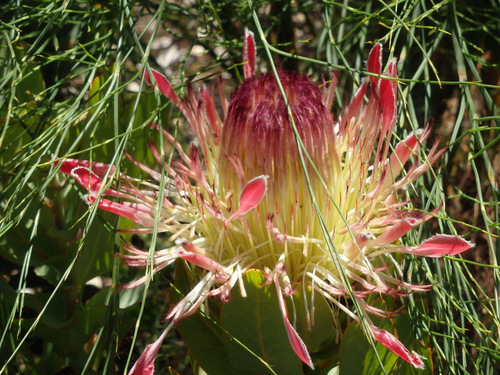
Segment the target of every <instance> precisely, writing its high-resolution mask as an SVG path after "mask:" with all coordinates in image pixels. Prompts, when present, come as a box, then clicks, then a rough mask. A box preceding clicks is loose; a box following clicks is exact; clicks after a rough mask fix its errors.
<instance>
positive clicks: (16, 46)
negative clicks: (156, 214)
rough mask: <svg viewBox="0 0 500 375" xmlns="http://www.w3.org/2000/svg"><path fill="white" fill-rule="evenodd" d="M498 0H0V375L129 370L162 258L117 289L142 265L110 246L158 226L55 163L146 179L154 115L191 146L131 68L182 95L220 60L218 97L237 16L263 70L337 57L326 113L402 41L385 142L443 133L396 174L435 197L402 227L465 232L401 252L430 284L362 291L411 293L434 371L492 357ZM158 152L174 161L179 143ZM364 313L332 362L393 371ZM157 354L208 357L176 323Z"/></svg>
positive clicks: (161, 239)
mask: <svg viewBox="0 0 500 375" xmlns="http://www.w3.org/2000/svg"><path fill="white" fill-rule="evenodd" d="M499 14H500V4H499V3H498V2H497V1H494V0H491V1H486V0H477V1H474V2H471V1H467V2H465V1H453V0H442V1H439V0H438V1H433V2H431V1H423V0H396V1H391V2H389V1H348V0H345V1H328V0H325V1H323V2H316V1H296V2H288V1H268V0H259V1H255V2H252V1H251V0H248V1H230V0H222V1H212V2H210V1H198V2H193V1H182V0H179V1H172V2H163V1H146V0H139V1H135V2H128V1H126V0H112V1H104V2H95V1H76V0H66V1H50V0H43V1H38V0H26V1H19V0H18V1H14V0H11V1H8V0H7V1H2V4H0V257H1V259H0V274H1V276H2V277H1V278H0V327H1V328H2V329H1V330H0V332H1V333H0V374H21V373H25V374H78V373H81V374H84V373H85V374H94V373H95V374H112V373H123V372H124V371H127V369H130V367H131V365H132V364H133V362H134V361H135V359H136V358H137V357H138V355H139V354H140V352H141V351H142V350H143V349H144V348H145V346H146V345H148V344H149V343H151V342H152V341H154V338H155V337H157V336H158V334H159V333H160V332H161V331H162V329H163V328H164V327H163V322H162V316H163V315H164V314H165V313H166V312H168V310H169V303H168V298H169V293H170V291H171V289H172V288H173V287H174V286H173V283H174V275H173V269H170V268H168V269H167V270H164V271H162V273H161V274H158V275H156V276H155V277H154V278H152V279H147V282H146V284H145V285H144V286H141V287H138V288H135V289H131V290H126V289H123V290H121V289H120V288H119V286H120V285H122V284H125V283H127V282H130V281H131V280H133V279H135V278H136V277H140V276H141V275H144V272H146V273H149V274H151V269H149V268H148V269H146V271H145V270H143V269H141V270H139V271H138V272H139V274H137V271H131V270H130V269H129V268H127V267H126V266H124V265H123V264H122V262H121V260H120V259H119V258H118V257H116V256H114V255H115V254H116V253H119V252H120V251H121V250H120V249H121V239H122V238H123V239H126V240H127V241H130V242H132V243H134V245H135V246H136V247H142V248H143V249H145V250H148V249H151V251H154V250H155V249H159V248H162V247H165V246H166V245H168V244H167V243H166V242H167V240H166V238H167V236H162V235H159V234H157V233H153V234H149V235H144V236H137V235H130V234H127V233H122V234H119V233H117V232H116V229H118V228H119V229H122V230H123V229H130V228H131V227H132V225H133V223H132V221H130V220H127V219H123V218H120V219H119V218H118V217H117V216H115V215H112V214H109V213H106V212H103V211H99V210H97V207H96V206H95V205H91V206H89V205H87V204H86V203H85V201H84V200H83V199H82V197H83V195H84V194H85V192H83V191H82V189H81V188H80V187H79V186H77V184H76V183H75V182H74V181H72V180H69V179H66V178H64V177H63V175H62V174H61V173H59V172H58V166H57V163H54V162H55V161H58V160H62V159H64V158H68V157H71V158H76V159H85V160H90V161H94V162H103V163H109V164H112V165H115V166H116V172H110V173H109V175H108V176H107V179H105V181H107V182H106V183H107V184H108V186H109V185H110V184H111V183H112V181H113V177H114V176H117V173H118V171H119V172H125V173H127V174H128V175H129V176H133V177H135V178H137V179H146V178H147V177H146V176H144V175H143V173H142V172H141V170H140V169H139V168H137V166H135V165H134V164H133V163H131V162H130V161H129V160H128V159H127V158H126V157H125V152H128V153H129V154H131V155H132V156H133V158H135V159H137V160H139V161H141V162H143V163H145V164H147V165H149V166H150V167H151V168H155V167H156V162H155V159H154V158H153V157H152V155H151V153H150V151H149V146H148V140H150V139H153V140H154V142H156V143H158V144H160V146H162V147H161V149H167V150H168V148H163V144H162V143H163V142H164V141H163V138H162V137H159V136H158V131H157V130H156V129H155V128H153V127H150V126H148V124H149V123H151V122H155V123H157V124H159V125H160V126H161V127H163V128H164V129H167V130H168V131H169V132H170V133H171V134H174V135H175V137H176V139H177V140H178V141H179V142H180V143H182V144H184V145H186V146H187V145H188V144H189V143H190V142H191V141H193V140H192V135H191V133H190V132H189V131H188V130H186V127H184V126H183V121H182V120H181V117H180V115H179V113H178V110H177V109H176V108H175V106H172V104H171V103H170V102H168V101H167V100H165V98H163V97H161V95H160V93H159V92H158V90H153V89H151V86H148V85H146V84H145V80H144V74H143V73H144V70H145V69H150V68H155V69H157V70H160V71H163V72H164V73H165V74H166V76H167V77H169V79H170V81H171V82H172V83H173V84H174V89H175V91H176V92H177V94H178V95H179V97H182V96H183V95H184V93H185V92H186V90H185V89H186V84H187V83H188V82H191V83H192V84H193V85H194V86H195V88H196V87H197V86H198V85H200V84H202V83H203V84H207V85H210V84H211V81H216V79H215V80H214V78H215V77H216V76H218V75H220V74H222V77H223V79H224V80H225V81H226V83H225V87H226V88H228V93H227V95H228V96H229V94H230V91H231V90H232V88H234V87H236V86H237V85H238V83H239V82H241V81H242V79H243V78H242V77H243V76H242V66H241V63H242V55H241V50H242V43H243V36H244V33H245V28H248V29H250V30H253V31H254V32H255V35H256V42H257V58H258V60H259V64H258V65H259V66H260V67H261V68H262V69H266V68H267V69H270V68H271V66H272V64H271V60H269V57H271V58H272V61H273V64H276V65H278V66H281V67H283V68H285V69H292V70H297V71H299V72H303V73H305V74H308V75H310V76H311V77H312V78H313V80H314V81H316V82H318V84H321V82H322V79H323V78H324V79H325V80H329V79H330V78H331V77H332V74H333V72H337V73H338V80H339V82H338V85H337V89H336V97H335V102H334V104H333V107H334V108H333V109H332V110H333V112H334V113H336V114H337V113H339V111H340V109H341V108H343V107H344V106H345V103H347V102H348V101H349V100H350V98H351V95H352V93H353V88H354V87H356V85H359V83H360V80H361V78H362V76H363V75H364V72H365V71H366V69H365V60H366V58H367V54H368V52H369V51H370V49H371V47H372V46H373V44H374V43H375V42H377V41H380V42H381V43H383V45H384V61H389V60H390V59H391V58H396V59H397V61H398V62H397V69H398V77H399V78H398V94H399V102H398V112H397V113H398V123H397V125H396V128H395V133H394V134H393V140H394V143H396V142H397V141H399V140H401V139H404V138H405V137H406V136H407V135H408V134H409V132H411V131H412V130H416V129H418V128H422V127H424V126H425V124H426V123H427V122H431V123H432V128H433V137H434V138H435V139H436V138H438V137H439V138H440V142H441V143H442V145H443V146H447V150H446V152H445V154H444V155H443V157H441V158H440V160H439V162H438V163H436V164H435V165H433V168H431V169H430V171H429V172H427V173H426V174H425V175H423V176H422V177H421V178H419V179H418V180H417V181H416V182H415V183H414V184H413V185H412V186H411V188H410V189H408V190H407V191H406V192H405V197H404V198H405V199H408V200H409V201H411V202H412V205H413V207H414V208H415V209H418V210H422V211H424V212H430V211H432V210H433V209H434V208H435V207H438V206H439V205H441V204H442V209H441V210H440V211H439V212H438V213H437V214H435V218H433V219H432V220H429V222H428V223H426V224H425V225H423V226H421V227H419V228H418V229H417V230H414V231H411V232H409V234H408V235H407V236H406V237H405V239H404V241H405V244H407V245H408V246H412V245H415V244H419V243H421V242H422V240H424V239H426V238H429V237H430V236H431V235H432V234H434V233H446V234H452V235H459V236H463V237H464V238H466V239H468V240H470V241H472V242H474V243H475V244H476V246H475V248H474V249H472V250H469V251H468V252H466V253H464V254H462V255H459V256H450V257H448V256H447V257H444V259H430V258H427V259H422V258H416V257H413V256H407V255H405V256H402V257H400V258H398V259H397V261H398V262H400V264H401V265H402V267H401V268H402V269H403V270H404V272H405V275H404V277H405V279H406V280H407V281H409V282H414V283H416V284H433V285H434V286H433V287H432V289H431V291H430V292H427V293H425V294H418V293H415V294H411V295H410V296H409V297H408V298H406V299H404V300H401V301H390V302H387V301H385V302H383V301H375V302H374V303H381V304H385V303H391V304H394V306H393V308H394V309H400V310H401V311H402V312H404V315H401V317H402V318H401V319H400V320H398V317H396V318H394V319H395V321H396V323H395V326H396V328H398V329H400V330H401V332H403V331H405V329H406V330H408V332H411V335H410V337H412V340H413V341H415V342H418V343H419V344H418V345H419V346H418V347H419V348H421V349H422V350H423V351H424V352H422V353H423V354H424V355H426V356H427V357H429V361H428V362H427V363H428V364H430V367H429V366H428V369H427V373H431V372H432V371H433V372H434V373H443V374H444V373H445V374H469V373H470V374H476V373H481V374H495V373H499V372H500V365H499V363H500V354H499V353H500V321H499V319H500V291H499V288H500V268H499V267H500V266H499V263H498V260H499V257H500V240H499V235H500V224H499V223H500V189H499V182H500V111H499V109H498V108H499V105H500V86H499V85H500V65H499V64H500V21H499V17H498V15H499ZM261 36H263V37H264V38H261ZM264 47H265V48H264ZM431 144H432V142H429V145H431ZM427 151H428V150H427ZM422 155H423V161H424V162H425V152H423V154H422ZM161 157H162V158H163V159H164V161H165V163H172V162H173V161H175V158H176V157H177V155H176V151H175V149H173V148H172V150H171V152H166V153H165V154H162V155H161ZM113 173H116V174H114V175H113ZM235 292H236V293H238V291H233V293H235ZM184 324H186V323H184ZM214 324H215V323H214ZM405 327H406V328H405ZM408 327H411V329H410V328H408ZM358 328H359V327H358ZM358 328H356V327H354V326H349V328H348V329H347V330H346V332H345V337H346V338H348V340H347V339H346V343H345V347H344V352H342V345H341V348H340V360H341V362H342V361H344V363H341V367H340V370H339V371H340V373H343V374H349V373H351V374H354V373H360V372H363V373H371V374H380V373H383V372H384V371H386V372H387V373H393V372H394V373H398V371H399V373H403V372H401V371H403V370H401V367H400V366H399V367H398V365H394V364H393V362H391V366H388V365H387V366H385V369H384V370H382V369H381V368H380V364H379V363H380V361H379V359H380V358H376V356H374V355H373V353H372V352H373V348H371V346H370V344H369V343H368V341H366V342H365V341H364V340H366V339H365V338H364V336H363V334H362V332H361V331H360V330H359V329H358ZM391 329H392V330H393V331H394V328H391ZM349 340H350V341H349ZM349 342H351V343H350V344H349ZM352 342H356V344H352ZM348 345H351V346H349V347H348ZM372 345H374V343H372ZM346 348H356V349H357V350H361V351H362V350H365V352H361V353H358V352H352V351H351V352H350V349H349V350H348V349H346ZM370 353H372V354H370ZM372 357H373V358H372ZM335 358H336V360H338V359H339V357H338V353H337V355H336V357H335ZM364 358H365V359H364ZM370 361H371V362H370ZM156 366H157V368H158V369H159V373H167V366H172V368H173V369H174V370H176V371H178V372H180V373H185V374H188V373H199V374H201V373H203V372H202V370H201V369H200V368H199V367H198V365H197V364H196V363H195V362H194V361H190V358H189V356H188V354H187V349H186V348H185V347H184V346H182V343H181V339H180V338H179V337H178V335H176V333H174V332H172V333H170V336H169V339H168V340H167V341H166V343H165V344H164V345H163V348H162V350H160V354H159V356H158V358H157V362H156ZM398 369H399V370H398ZM337 370H338V369H337ZM249 371H250V372H249V373H251V369H249ZM304 371H305V373H307V370H304ZM414 371H415V373H425V372H419V371H420V370H414ZM311 373H312V372H311ZM315 373H319V372H315Z"/></svg>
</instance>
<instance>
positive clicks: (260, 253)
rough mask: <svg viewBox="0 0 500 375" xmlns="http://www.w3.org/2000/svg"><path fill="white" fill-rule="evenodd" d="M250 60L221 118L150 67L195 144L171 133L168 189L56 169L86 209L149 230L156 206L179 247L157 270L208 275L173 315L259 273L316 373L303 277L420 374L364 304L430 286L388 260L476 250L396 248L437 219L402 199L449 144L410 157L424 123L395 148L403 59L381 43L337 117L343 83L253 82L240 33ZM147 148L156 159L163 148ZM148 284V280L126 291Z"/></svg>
mask: <svg viewBox="0 0 500 375" xmlns="http://www.w3.org/2000/svg"><path fill="white" fill-rule="evenodd" d="M244 62H245V63H246V64H245V65H244V76H245V81H244V82H243V83H242V85H241V86H240V87H239V88H238V89H237V90H236V91H235V92H234V93H233V95H232V96H231V99H230V101H229V103H228V102H227V100H226V99H225V97H224V96H223V94H222V95H221V97H220V102H221V112H222V116H221V115H220V114H219V112H218V109H217V108H216V104H215V103H216V100H215V96H216V90H208V89H205V88H202V89H201V90H200V91H199V93H198V95H196V94H195V93H194V92H193V90H191V89H189V91H188V95H187V97H186V98H185V99H179V98H178V97H177V96H176V94H175V93H174V91H173V89H172V87H171V85H170V83H169V82H168V80H167V79H166V78H165V77H164V76H163V75H161V74H160V73H158V72H156V71H154V70H153V71H152V72H153V77H151V76H150V75H149V74H148V73H147V72H146V73H145V74H146V79H147V80H148V81H149V82H150V83H153V84H156V85H157V87H158V88H159V89H160V91H161V92H162V93H163V94H164V95H165V96H166V97H167V98H169V99H170V100H172V102H173V103H174V104H175V105H177V107H178V108H179V109H180V111H181V112H182V114H183V115H184V116H185V118H186V120H187V122H188V123H189V126H191V129H192V130H193V131H194V133H195V135H196V136H197V139H198V142H199V144H198V146H191V147H190V149H189V151H184V150H183V148H182V146H181V145H180V144H178V143H177V142H176V141H175V140H174V138H173V137H172V136H171V135H170V134H168V133H167V132H165V131H163V135H164V137H165V139H166V141H167V142H169V143H170V144H172V145H173V146H174V147H175V148H176V150H177V151H178V153H179V159H178V160H177V161H176V162H174V163H173V164H172V165H171V166H169V165H164V168H165V172H164V176H166V177H165V178H167V181H166V183H165V182H162V181H161V179H162V174H161V173H159V172H157V171H154V170H151V169H149V168H148V167H147V166H145V165H143V164H142V163H140V162H139V161H136V160H133V159H132V158H131V157H130V159H131V160H132V161H133V162H134V163H135V164H136V165H137V166H139V167H140V168H142V170H144V171H145V172H147V173H149V174H150V175H151V177H152V178H153V180H155V181H156V182H157V183H158V187H157V188H154V187H152V185H151V183H148V184H145V185H141V184H137V183H136V182H135V181H134V180H133V179H132V178H130V177H128V176H125V175H122V176H120V179H121V183H120V185H119V186H120V189H119V190H115V189H113V188H108V189H102V190H103V191H102V192H99V191H100V190H101V187H102V179H103V178H104V175H106V173H108V171H111V172H112V170H111V168H112V167H110V166H109V165H105V164H100V163H89V162H86V161H79V160H72V159H66V160H65V161H64V162H63V163H62V164H61V166H60V168H61V171H62V172H64V173H66V174H68V175H70V176H72V177H74V178H75V179H76V180H77V181H78V182H79V183H80V184H81V185H82V186H83V187H84V188H86V189H89V194H88V196H87V197H88V198H87V199H88V202H89V203H94V202H95V203H96V204H97V205H98V206H99V208H101V209H103V210H106V211H110V212H114V213H116V214H118V215H121V216H124V217H127V218H129V219H132V220H133V221H135V222H136V223H138V224H140V225H141V226H142V228H138V229H137V230H136V231H137V232H140V233H143V232H145V231H152V230H153V227H154V223H155V213H156V212H160V217H159V222H158V223H157V228H158V230H160V231H165V232H169V233H172V236H171V238H170V241H171V242H172V243H174V245H173V246H171V247H169V248H167V249H164V250H160V251H157V252H155V253H154V272H158V271H160V270H162V269H163V268H165V267H166V266H168V265H169V264H171V263H172V262H173V261H174V260H176V259H178V258H181V259H184V260H185V261H187V262H190V263H191V264H193V265H195V266H196V267H197V270H198V275H199V282H198V284H197V285H195V286H194V287H193V289H192V290H191V292H190V293H188V294H187V295H186V296H185V297H184V299H183V300H182V301H181V302H180V303H178V304H177V305H176V306H175V307H174V308H173V309H172V310H171V311H170V312H169V313H168V315H167V319H172V321H173V322H175V321H177V320H178V319H181V318H183V317H186V316H188V315H190V314H192V313H193V312H195V311H196V310H197V309H198V307H199V306H200V305H201V304H202V303H203V302H204V300H205V299H207V298H209V297H215V296H217V297H218V298H220V299H221V300H222V301H228V300H229V297H230V293H231V289H232V288H233V286H234V285H235V284H237V283H238V281H239V280H241V279H242V275H244V274H245V272H247V271H249V270H251V269H257V270H261V271H262V272H263V273H264V274H265V276H266V278H267V280H268V283H273V284H274V285H275V286H276V290H277V292H278V293H277V295H278V301H277V303H278V304H279V306H280V309H281V313H282V316H283V322H284V325H285V328H286V331H287V334H288V338H289V340H290V344H291V346H292V348H293V350H294V351H295V353H296V354H297V355H298V356H299V357H300V359H301V360H302V361H303V362H305V363H306V364H307V365H309V366H311V367H313V363H312V360H311V358H310V356H309V353H308V350H307V348H306V346H305V344H304V342H303V341H302V340H301V338H300V337H299V335H298V333H297V332H296V330H295V329H294V327H293V325H292V324H291V323H290V321H289V319H288V313H287V310H286V305H285V302H284V301H285V298H286V297H287V296H289V295H291V294H293V293H294V286H295V285H297V283H299V282H300V283H304V284H307V285H310V286H311V287H312V288H313V289H314V291H315V292H316V293H319V294H321V295H322V296H323V297H324V298H325V299H326V300H327V301H329V303H330V305H331V306H334V307H335V308H336V309H340V310H342V311H344V312H345V313H347V314H348V315H349V316H351V317H352V318H353V319H355V320H358V321H359V319H360V318H359V316H358V315H356V314H354V313H352V312H351V311H350V310H349V309H348V308H347V307H346V305H345V303H343V302H341V300H345V299H347V298H350V299H352V300H353V303H356V304H357V305H358V309H360V310H361V314H362V315H363V319H364V321H365V322H367V323H368V324H367V327H368V328H369V332H370V334H371V335H372V337H373V338H374V339H375V340H376V341H378V342H380V343H382V344H383V345H385V346H386V347H387V348H389V349H390V350H391V351H393V352H394V353H396V354H397V355H398V356H400V357H401V358H403V359H404V360H406V361H408V362H409V363H411V364H412V365H414V366H415V367H423V360H422V357H421V356H420V355H419V354H417V353H415V352H413V353H410V352H409V350H407V349H406V348H405V346H404V345H403V344H402V343H401V342H400V341H399V340H398V339H397V338H396V337H395V336H394V335H392V334H391V333H389V332H387V331H385V330H382V329H379V328H377V327H376V326H375V325H373V324H372V323H371V320H370V317H369V315H368V313H376V314H377V315H380V314H381V311H380V310H377V309H375V308H372V307H371V306H370V305H369V304H368V303H366V302H365V298H366V297H367V296H368V295H369V294H372V293H376V294H390V295H393V296H396V297H399V296H405V295H406V294H407V293H408V292H411V291H419V292H420V291H426V290H428V289H429V288H430V286H429V285H425V286H419V285H410V284H408V283H405V282H404V281H402V280H400V279H398V278H396V277H394V275H393V273H390V272H388V269H389V264H386V260H389V262H390V265H391V267H393V268H394V267H395V268H396V269H398V265H397V264H396V263H394V261H393V259H392V258H391V257H390V254H391V253H395V252H403V253H409V254H414V255H421V256H429V257H440V256H442V255H444V254H450V255H455V254H458V253H461V252H463V251H465V250H467V249H469V248H470V247H471V246H472V244H471V243H469V242H467V241H465V240H463V239H461V238H458V237H454V236H449V235H444V234H437V235H435V236H434V237H431V238H430V239H428V240H426V241H424V242H423V243H422V244H421V245H420V246H416V247H405V246H401V245H399V242H398V240H399V239H400V238H401V237H402V236H404V235H405V234H406V233H407V232H408V231H409V230H411V229H412V228H414V227H415V226H417V225H419V224H420V223H422V222H424V221H425V220H427V219H429V218H430V217H431V216H432V215H431V214H429V215H423V214H421V213H416V212H413V211H411V210H409V209H406V208H405V207H406V203H405V202H401V201H400V200H399V199H398V197H399V192H400V190H401V189H402V188H404V187H405V186H407V185H409V184H411V183H412V182H413V181H414V180H415V179H416V178H418V177H419V176H420V175H422V173H424V172H425V171H427V170H428V169H429V168H430V165H431V164H432V163H434V162H435V161H436V160H437V159H438V158H439V156H440V155H441V154H442V153H443V151H444V150H443V149H441V150H440V149H438V146H437V144H434V146H433V147H432V148H431V150H430V152H429V153H428V155H427V158H426V160H424V161H423V162H421V163H419V162H415V163H412V162H410V160H414V159H418V157H417V150H418V148H419V147H420V146H421V144H422V143H423V142H425V140H426V139H427V138H428V137H429V134H430V129H429V128H428V127H427V128H425V129H423V130H419V131H417V132H414V133H411V134H410V135H408V136H407V137H406V138H405V139H404V140H402V141H401V142H399V143H397V145H396V146H395V147H394V148H391V147H390V144H391V135H392V132H393V128H394V125H395V122H396V97H397V92H396V62H395V61H391V62H390V63H389V65H388V67H387V70H386V71H385V72H384V74H383V76H382V75H381V69H382V68H381V67H382V45H381V44H376V45H375V46H374V47H373V49H372V51H371V53H370V55H369V57H368V61H367V70H368V72H369V73H372V74H371V75H370V77H369V78H365V79H364V80H363V81H362V84H361V86H360V87H359V89H358V90H357V92H356V93H355V95H354V97H353V99H352V101H351V103H350V104H349V105H347V107H346V108H345V109H344V110H343V111H342V112H341V114H340V115H339V116H338V117H337V118H334V116H333V115H332V114H331V113H330V112H329V108H330V107H331V103H332V100H333V93H334V89H335V83H336V81H335V77H334V79H333V81H332V83H331V85H330V87H329V88H327V86H326V85H323V89H322V90H320V89H318V86H317V85H316V84H314V83H312V82H311V81H310V79H309V78H308V77H306V76H304V75H300V74H297V73H289V72H285V71H278V72H277V74H276V75H274V74H272V73H268V74H263V75H260V76H257V75H255V71H254V66H255V45H254V39H253V35H252V34H251V33H250V32H249V33H247V35H246V36H245V44H244ZM221 93H223V90H222V89H221V90H219V94H221ZM152 126H156V125H152ZM151 152H152V153H153V155H154V156H155V157H156V158H157V160H158V162H159V163H161V158H160V152H159V151H158V150H157V149H156V148H155V147H154V146H151ZM412 156H414V157H413V158H412ZM402 172H404V173H402ZM161 182H162V184H161V185H162V186H169V188H168V190H167V191H163V192H161V191H159V189H158V188H159V186H160V183H161ZM98 193H99V194H102V195H105V196H108V197H114V198H117V199H119V200H120V201H111V200H109V199H106V198H104V197H102V196H100V195H99V196H98ZM159 197H160V198H161V201H158V199H159ZM158 206H160V210H159V211H158V209H157V207H158ZM437 210H439V208H438V209H437ZM437 210H436V211H437ZM125 247H126V250H127V252H128V254H126V255H122V257H123V260H124V261H125V263H126V264H128V265H129V266H145V265H146V264H147V263H148V253H147V252H144V251H141V250H138V249H135V248H133V247H132V246H131V245H126V246H125ZM389 262H388V263H389ZM400 274H401V272H400ZM144 281H145V277H143V278H142V279H139V280H136V281H134V282H132V283H131V284H129V285H127V286H125V287H128V288H131V287H135V286H137V285H139V284H140V283H142V282H144ZM239 284H240V285H243V283H239ZM242 293H243V294H244V293H245V292H244V290H243V289H242ZM171 326H172V324H170V326H169V327H171ZM165 334H166V331H165V333H164V334H163V335H162V336H161V337H160V338H159V339H158V340H157V341H156V342H155V343H154V344H152V345H150V346H149V347H148V348H147V349H146V351H145V352H144V353H143V355H142V356H141V358H140V359H139V361H138V362H137V363H136V365H135V366H134V368H133V369H132V373H135V372H137V373H140V371H146V369H152V365H153V359H154V356H155V354H156V352H157V351H158V349H159V346H160V344H161V341H162V340H163V338H164V337H165Z"/></svg>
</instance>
